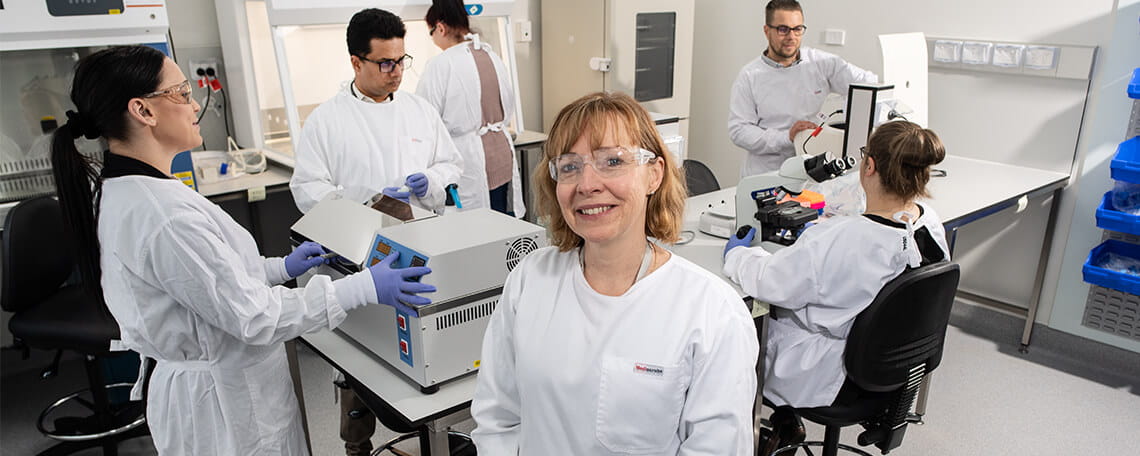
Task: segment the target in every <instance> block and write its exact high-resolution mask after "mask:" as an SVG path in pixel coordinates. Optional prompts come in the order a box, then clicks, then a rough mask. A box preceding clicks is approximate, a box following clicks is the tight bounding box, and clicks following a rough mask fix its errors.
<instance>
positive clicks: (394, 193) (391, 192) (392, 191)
mask: <svg viewBox="0 0 1140 456" xmlns="http://www.w3.org/2000/svg"><path fill="white" fill-rule="evenodd" d="M380 193H383V194H385V195H388V196H390V197H392V198H396V199H398V200H400V201H403V202H405V203H407V202H408V198H411V197H412V194H411V193H408V192H407V191H400V188H399V187H384V189H383V190H381V191H380Z"/></svg>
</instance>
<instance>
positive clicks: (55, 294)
mask: <svg viewBox="0 0 1140 456" xmlns="http://www.w3.org/2000/svg"><path fill="white" fill-rule="evenodd" d="M3 236H4V255H3V267H4V269H3V274H2V281H0V306H2V307H3V309H4V310H5V311H8V312H13V313H14V315H12V319H11V320H10V321H9V322H8V328H9V329H11V331H12V336H13V337H14V338H15V339H16V340H17V343H18V344H20V345H21V346H22V347H24V349H25V358H26V355H27V350H28V349H29V348H36V349H45V350H56V355H55V360H54V361H53V362H52V364H51V365H50V366H49V367H48V368H47V369H45V370H44V373H43V377H44V378H48V377H52V376H54V375H55V373H56V371H57V370H58V369H59V360H60V356H61V354H62V352H63V350H71V351H76V352H79V353H81V354H83V355H84V358H85V359H84V365H85V367H86V370H87V382H88V385H89V390H83V391H79V392H76V393H73V394H70V395H68V396H65V397H63V398H61V399H60V400H58V401H56V402H54V403H52V404H51V405H50V406H48V407H47V409H45V410H44V411H43V413H41V414H40V416H39V418H38V419H37V421H36V427H37V428H38V429H39V430H40V432H41V433H43V434H44V435H45V436H47V437H50V438H52V439H55V440H58V441H60V443H58V444H56V445H55V446H52V447H51V448H49V449H47V450H44V451H43V452H41V453H39V454H40V455H43V456H48V455H65V454H71V453H74V452H77V451H80V450H84V449H87V448H98V447H102V448H103V454H104V455H115V454H117V453H118V450H117V448H118V442H120V441H123V440H126V439H130V438H134V437H139V436H144V435H147V434H149V432H150V431H149V429H148V428H147V426H146V425H145V423H146V419H145V417H143V406H142V404H141V403H139V402H137V401H134V402H132V401H127V402H124V403H121V404H111V402H110V400H109V399H108V395H107V390H108V389H126V388H130V387H131V386H132V384H131V383H118V384H113V385H105V384H104V383H105V382H104V381H103V378H104V376H103V372H102V369H101V365H100V358H101V357H105V356H109V355H111V352H110V343H111V340H112V339H118V338H119V326H118V324H116V323H115V320H114V318H112V317H111V314H110V312H109V311H108V310H107V308H106V306H105V305H104V304H103V303H102V301H101V300H99V299H97V298H95V297H92V296H91V295H90V294H89V293H87V292H86V291H85V290H84V289H83V287H82V285H79V284H69V283H67V282H68V279H69V277H71V276H72V273H73V272H74V271H75V270H76V267H75V260H74V257H73V256H72V252H71V248H70V246H71V245H72V243H71V242H68V241H67V239H68V235H67V233H66V232H65V230H64V224H63V212H62V210H61V208H60V205H59V202H58V201H57V200H56V199H55V197H53V196H41V197H37V198H33V199H29V200H25V201H23V202H21V203H20V204H18V205H16V207H14V208H12V210H11V211H10V212H9V213H8V217H7V219H6V220H5V222H4V233H3ZM85 391H90V393H91V394H90V397H91V399H90V400H88V399H86V398H85V396H86V395H85V394H83V393H84V392H85ZM67 403H72V404H79V405H81V406H83V407H84V408H86V409H88V410H90V412H91V414H90V415H88V416H84V417H61V418H57V419H55V420H53V423H52V427H51V428H50V429H49V428H48V427H47V425H46V424H45V421H46V419H47V418H48V417H49V416H51V415H52V414H53V412H54V411H55V410H57V409H59V408H60V407H61V406H63V405H64V404H67Z"/></svg>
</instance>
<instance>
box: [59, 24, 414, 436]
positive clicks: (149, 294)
mask: <svg viewBox="0 0 1140 456" xmlns="http://www.w3.org/2000/svg"><path fill="white" fill-rule="evenodd" d="M71 100H72V102H73V103H74V104H75V106H76V110H75V111H69V112H68V113H67V118H68V122H67V124H66V125H64V126H63V127H61V128H59V129H58V130H56V132H55V137H54V138H53V143H52V165H53V172H54V173H55V182H56V186H57V188H58V191H59V199H60V202H61V204H62V206H63V209H64V219H65V221H66V223H67V224H68V225H69V226H70V228H71V231H72V232H73V233H74V236H75V237H76V240H77V245H78V246H79V255H78V257H79V264H80V272H81V275H82V277H83V280H84V283H85V284H86V285H87V286H88V287H89V289H90V290H91V291H92V292H93V293H96V294H99V293H101V295H102V297H103V298H104V300H105V302H106V304H107V307H108V309H109V310H110V312H111V314H112V315H113V316H114V317H115V321H116V322H118V324H119V328H120V333H121V338H122V342H123V344H124V345H125V346H126V347H127V348H129V349H131V350H134V351H136V352H138V353H140V354H141V355H143V356H145V357H147V358H149V359H153V360H156V363H157V364H156V366H155V368H154V371H153V373H152V374H151V377H150V381H149V386H148V393H149V394H148V395H147V401H148V402H147V420H148V425H149V426H150V429H151V435H152V436H153V438H154V443H155V446H156V447H157V448H158V452H159V454H161V455H164V456H165V455H254V454H272V455H305V454H308V451H307V449H306V446H305V438H304V431H303V429H302V428H301V420H300V414H299V413H300V412H299V409H298V406H297V399H296V397H295V396H294V393H293V385H292V381H291V380H290V377H289V375H288V368H287V364H286V359H285V349H284V345H283V342H284V341H286V340H289V339H292V338H295V337H297V336H299V335H301V334H304V333H306V332H309V331H315V330H319V329H323V328H333V327H336V326H337V325H338V324H340V322H341V321H343V320H344V318H345V311H346V310H349V309H352V308H355V307H359V306H362V305H364V304H375V303H377V302H381V301H384V302H385V303H386V304H392V305H395V303H394V302H390V301H392V299H393V298H391V296H395V295H384V294H379V292H380V291H383V290H385V289H387V288H390V287H386V286H383V284H384V283H389V282H382V281H383V280H386V279H387V278H389V277H392V276H393V274H395V275H399V276H402V275H404V274H412V273H415V272H414V271H410V270H407V269H400V270H393V269H389V268H388V267H387V266H386V265H376V266H373V267H372V268H370V269H369V270H368V271H365V272H361V273H358V274H355V275H352V276H349V277H346V278H344V279H341V280H337V281H335V282H333V281H331V280H329V278H328V277H325V276H317V277H315V278H314V279H313V280H312V281H310V282H309V284H308V285H307V286H306V287H305V288H302V289H289V288H285V287H282V286H274V285H275V284H280V283H282V282H285V281H286V280H289V279H290V278H293V277H296V276H298V275H300V274H301V273H303V272H305V271H306V270H308V269H309V268H311V267H313V266H316V265H317V264H320V263H321V262H323V261H324V260H322V259H321V258H320V256H319V255H320V254H321V253H324V252H323V250H322V249H321V247H320V246H318V245H316V244H312V243H306V244H305V245H302V246H300V247H298V248H297V250H295V251H294V252H293V253H291V254H289V256H287V257H285V258H264V257H261V256H260V255H259V254H258V250H257V245H256V244H255V243H254V241H253V237H252V236H250V234H249V233H248V232H246V231H245V230H244V229H243V228H242V227H241V225H238V224H237V222H235V221H234V220H233V219H232V218H230V216H229V215H227V214H226V213H225V212H223V211H222V209H221V208H219V207H218V206H216V205H214V204H213V203H211V202H210V201H209V200H207V199H205V198H204V197H202V196H201V195H199V194H198V193H197V192H195V191H193V190H192V189H190V188H189V187H187V186H186V185H184V184H182V182H181V181H179V180H177V179H174V178H172V177H171V176H170V175H169V173H168V171H167V170H169V169H170V164H171V161H172V160H173V158H174V156H175V155H176V154H178V153H179V152H181V151H184V150H188V149H192V148H194V147H197V146H198V145H199V144H201V142H202V137H201V135H200V134H199V132H198V122H197V112H198V111H199V110H200V109H201V107H200V106H199V105H198V103H197V102H196V101H195V100H194V99H193V97H192V96H191V88H190V84H189V82H188V81H187V80H186V77H185V76H184V75H183V74H182V71H181V70H180V69H179V68H178V65H177V64H175V63H174V61H173V60H170V59H169V58H166V56H165V55H163V54H162V53H161V52H159V51H157V50H155V49H153V48H149V47H144V46H126V47H114V48H110V49H106V50H103V51H99V52H97V53H95V54H92V55H90V56H87V57H85V58H83V59H82V60H80V61H79V64H78V66H77V67H76V71H75V78H74V81H73V84H72V89H71ZM80 136H85V137H87V138H89V139H94V138H98V137H103V138H106V140H107V145H108V149H109V150H107V151H106V152H105V153H104V159H103V167H102V169H101V170H97V167H96V166H94V163H92V161H91V160H89V159H88V158H86V157H85V156H84V155H81V154H80V153H79V152H78V151H77V150H76V148H75V143H74V140H75V139H76V138H78V137H80ZM410 269H414V268H410ZM405 271H407V272H406V273H405ZM420 272H421V273H422V272H427V271H426V270H425V271H420ZM395 291H397V292H398V291H399V290H395ZM410 291H412V292H422V291H429V290H426V289H415V290H410ZM381 296H384V299H381V298H380V297H381ZM401 299H403V298H401ZM141 384H142V382H141V381H140V382H139V384H137V385H136V391H133V392H132V395H133V396H134V397H136V398H137V397H139V396H141V389H140V388H139V387H140V386H141Z"/></svg>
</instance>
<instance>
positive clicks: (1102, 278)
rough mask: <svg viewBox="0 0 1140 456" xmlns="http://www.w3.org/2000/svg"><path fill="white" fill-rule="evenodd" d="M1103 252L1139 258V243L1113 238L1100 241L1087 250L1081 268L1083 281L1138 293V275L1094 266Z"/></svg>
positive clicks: (1139, 277) (1139, 284)
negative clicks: (1085, 258)
mask: <svg viewBox="0 0 1140 456" xmlns="http://www.w3.org/2000/svg"><path fill="white" fill-rule="evenodd" d="M1104 253H1115V254H1117V255H1123V256H1127V257H1131V258H1140V245H1137V244H1129V243H1127V242H1124V241H1117V240H1115V239H1109V240H1107V241H1104V242H1102V243H1100V245H1098V246H1096V248H1094V249H1092V250H1091V251H1090V252H1089V257H1088V259H1087V260H1085V265H1084V268H1082V272H1083V273H1084V274H1083V275H1084V279H1085V282H1088V283H1091V284H1093V285H1100V286H1102V287H1105V288H1111V289H1113V290H1120V291H1123V292H1125V293H1130V294H1134V295H1140V276H1134V275H1132V274H1125V273H1123V272H1116V271H1110V270H1108V269H1104V268H1102V267H1099V266H1095V264H1096V259H1097V258H1098V257H1100V256H1101V255H1102V254H1104Z"/></svg>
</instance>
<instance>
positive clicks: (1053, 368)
mask: <svg viewBox="0 0 1140 456" xmlns="http://www.w3.org/2000/svg"><path fill="white" fill-rule="evenodd" d="M951 323H952V327H951V328H950V330H949V332H948V333H947V338H946V344H947V346H946V350H945V354H944V358H943V361H942V366H941V367H939V369H938V370H937V371H936V372H935V376H934V380H933V385H932V389H931V395H930V405H929V409H928V413H927V416H926V424H925V425H923V426H911V427H910V428H909V429H908V430H907V434H906V437H905V439H904V441H903V445H902V447H900V448H899V449H897V450H895V451H893V452H891V454H892V455H895V454H897V455H901V456H906V455H963V454H1001V455H1006V454H1032V455H1069V454H1098V455H1134V454H1138V453H1140V449H1138V448H1140V447H1138V444H1137V443H1136V435H1137V429H1140V355H1138V354H1135V353H1131V352H1126V351H1123V350H1118V349H1115V348H1113V347H1108V346H1105V345H1102V344H1098V343H1095V342H1090V341H1087V340H1085V339H1081V338H1078V337H1073V336H1070V335H1067V334H1064V333H1060V332H1057V331H1053V330H1051V329H1049V328H1044V327H1038V329H1037V331H1036V332H1035V333H1034V340H1033V346H1032V348H1031V351H1030V353H1029V354H1028V355H1022V354H1020V353H1018V352H1017V340H1018V337H1019V336H1020V334H1021V324H1020V320H1019V319H1017V318H1014V317H1010V316H1007V315H1004V314H1001V313H998V312H995V311H992V310H989V309H985V308H980V307H975V306H973V305H969V304H967V303H963V302H959V303H958V304H957V305H956V306H955V309H954V315H953V318H952V320H951ZM300 356H301V363H302V373H303V375H304V377H305V379H304V381H303V383H304V387H305V400H306V405H307V408H308V414H309V419H310V423H309V426H310V430H311V433H312V438H313V448H314V454H316V455H336V454H343V451H341V450H340V448H342V447H341V444H340V442H339V438H338V435H337V417H336V411H337V410H338V408H337V407H338V406H337V405H336V404H335V403H334V401H333V387H332V385H331V382H330V380H331V377H332V374H331V372H330V369H329V368H328V367H327V365H326V364H325V363H324V362H323V360H321V359H320V358H319V357H317V356H316V355H315V354H313V353H311V352H308V351H305V350H304V349H302V351H301V354H300ZM37 361H38V362H24V361H21V360H19V359H18V356H17V354H16V353H13V352H11V351H5V353H4V354H3V358H2V363H0V393H2V394H0V453H3V454H5V455H30V454H35V453H36V452H37V451H40V450H42V449H44V448H46V447H48V446H49V445H50V443H51V442H49V441H47V440H46V439H44V438H42V437H41V436H40V435H39V434H38V433H37V432H36V431H35V428H34V426H33V425H32V420H33V419H34V418H35V416H36V415H37V414H38V413H39V410H40V409H41V408H42V407H43V406H44V405H46V404H47V403H49V402H50V401H51V400H53V399H54V398H56V397H58V396H60V395H62V394H64V393H67V392H70V391H71V390H74V389H76V388H77V387H78V385H80V384H82V382H83V377H82V368H81V365H80V364H79V363H78V362H76V361H72V362H69V363H67V364H66V365H65V370H64V371H63V372H61V374H60V377H59V378H55V379H52V380H48V381H41V380H39V379H38V375H39V369H40V368H41V367H42V366H43V365H45V364H46V362H47V360H46V359H45V358H42V357H41V358H40V359H38V360H37ZM470 428H471V423H469V422H468V423H464V424H462V425H460V426H459V430H463V431H467V430H470ZM857 433H858V432H857V431H856V430H854V429H852V430H849V431H848V432H845V433H844V441H846V442H847V443H849V444H854V440H855V437H856V435H857ZM377 434H378V435H377V436H376V438H374V440H373V441H374V442H376V443H379V442H382V441H384V440H386V439H388V438H390V437H392V434H391V433H389V432H385V431H384V430H379V431H378V432H377ZM808 435H809V438H818V439H821V438H822V435H823V430H822V428H820V427H816V426H814V425H809V429H808ZM149 443H150V442H149V440H147V439H137V440H135V441H133V442H129V443H127V444H124V446H123V449H122V451H121V452H120V454H122V455H124V456H135V455H152V454H155V453H154V450H153V448H150V447H149ZM415 447H416V445H415V443H414V442H411V443H410V445H406V446H405V450H406V451H408V452H409V453H411V454H418V452H417V451H416V448H415ZM872 453H874V454H877V452H872ZM81 454H85V455H95V454H100V453H99V452H98V451H88V452H85V453H81ZM801 454H802V453H801ZM817 454H818V452H817Z"/></svg>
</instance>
